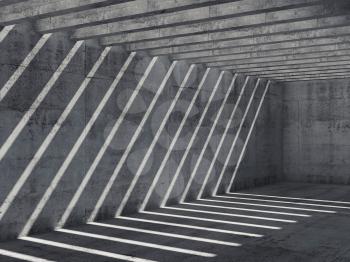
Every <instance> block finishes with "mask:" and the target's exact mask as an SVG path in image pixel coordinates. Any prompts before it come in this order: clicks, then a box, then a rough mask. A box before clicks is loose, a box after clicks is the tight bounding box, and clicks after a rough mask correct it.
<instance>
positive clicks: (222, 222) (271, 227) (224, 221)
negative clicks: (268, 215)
mask: <svg viewBox="0 0 350 262" xmlns="http://www.w3.org/2000/svg"><path fill="white" fill-rule="evenodd" d="M141 213H144V214H152V215H158V216H169V217H177V218H183V219H194V220H198V221H207V222H214V223H220V224H229V225H237V226H245V227H257V228H266V229H276V230H278V229H281V227H273V226H265V225H258V224H251V223H240V222H233V221H227V220H218V219H210V218H203V217H192V216H182V215H174V214H168V213H166V214H164V213H158V212H151V211H142V212H141Z"/></svg>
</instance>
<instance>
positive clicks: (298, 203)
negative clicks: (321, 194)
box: [225, 196, 350, 209]
mask: <svg viewBox="0 0 350 262" xmlns="http://www.w3.org/2000/svg"><path fill="white" fill-rule="evenodd" d="M225 198H232V199H242V200H252V201H259V202H271V203H282V204H292V205H301V206H316V207H328V208H341V209H350V207H342V206H330V205H320V204H311V203H301V202H289V201H278V200H267V199H256V198H245V197H233V196H225Z"/></svg>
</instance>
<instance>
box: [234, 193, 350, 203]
mask: <svg viewBox="0 0 350 262" xmlns="http://www.w3.org/2000/svg"><path fill="white" fill-rule="evenodd" d="M228 194H230V195H243V196H257V197H266V198H280V199H291V200H306V201H311V202H326V203H327V202H329V203H337V204H350V202H344V201H333V200H323V199H313V198H299V197H283V196H271V195H257V194H246V193H233V192H229V193H228Z"/></svg>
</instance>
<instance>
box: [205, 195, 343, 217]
mask: <svg viewBox="0 0 350 262" xmlns="http://www.w3.org/2000/svg"><path fill="white" fill-rule="evenodd" d="M215 197H218V198H224V197H223V196H215ZM205 201H209V199H205ZM210 201H212V202H217V203H227V204H234V205H244V206H258V207H272V208H279V209H290V210H302V211H310V212H318V213H328V214H336V213H337V212H336V211H331V210H320V209H309V208H299V207H289V206H274V205H263V204H253V203H247V202H238V201H225V200H212V199H211V200H210Z"/></svg>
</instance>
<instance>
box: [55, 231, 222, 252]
mask: <svg viewBox="0 0 350 262" xmlns="http://www.w3.org/2000/svg"><path fill="white" fill-rule="evenodd" d="M57 231H58V232H62V233H67V234H73V235H78V236H84V237H90V238H95V239H102V240H107V241H112V242H119V243H125V244H129V245H135V246H142V247H149V248H154V249H159V250H166V251H171V252H176V253H183V254H188V255H192V256H200V257H216V254H213V253H207V252H200V251H195V250H190V249H185V248H178V247H172V246H166V245H159V244H154V243H150V242H142V241H137V240H131V239H125V238H119V237H110V236H105V235H98V234H93V233H87V232H82V231H77V230H69V229H58V230H57Z"/></svg>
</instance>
